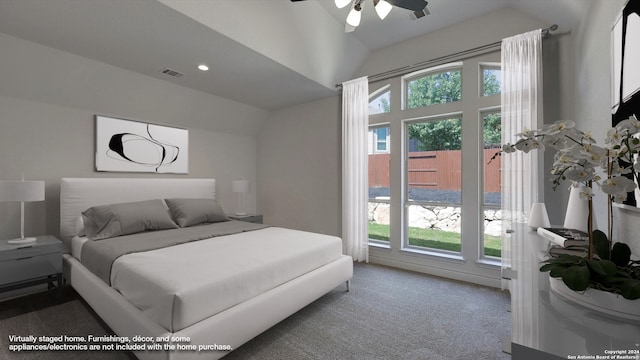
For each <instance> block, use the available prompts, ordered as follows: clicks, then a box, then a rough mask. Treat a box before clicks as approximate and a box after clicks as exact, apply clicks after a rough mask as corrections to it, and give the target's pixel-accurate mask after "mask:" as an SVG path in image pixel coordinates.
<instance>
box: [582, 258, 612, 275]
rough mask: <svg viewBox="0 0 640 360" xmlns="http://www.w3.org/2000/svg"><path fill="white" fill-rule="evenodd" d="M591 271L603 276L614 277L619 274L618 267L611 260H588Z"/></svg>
mask: <svg viewBox="0 0 640 360" xmlns="http://www.w3.org/2000/svg"><path fill="white" fill-rule="evenodd" d="M586 263H587V266H588V267H589V269H591V270H593V271H594V272H596V273H598V274H600V275H602V276H613V275H615V274H616V273H617V272H618V267H617V266H616V264H615V263H614V262H613V261H609V260H586Z"/></svg>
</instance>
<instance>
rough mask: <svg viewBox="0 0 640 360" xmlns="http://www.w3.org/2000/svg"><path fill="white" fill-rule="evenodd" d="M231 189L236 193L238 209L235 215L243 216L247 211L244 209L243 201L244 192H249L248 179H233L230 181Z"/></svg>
mask: <svg viewBox="0 0 640 360" xmlns="http://www.w3.org/2000/svg"><path fill="white" fill-rule="evenodd" d="M231 191H233V192H234V193H238V211H237V212H236V215H239V216H245V215H247V212H246V211H245V209H244V203H245V196H246V195H245V194H246V193H248V192H249V181H248V180H245V179H242V180H234V181H232V182H231Z"/></svg>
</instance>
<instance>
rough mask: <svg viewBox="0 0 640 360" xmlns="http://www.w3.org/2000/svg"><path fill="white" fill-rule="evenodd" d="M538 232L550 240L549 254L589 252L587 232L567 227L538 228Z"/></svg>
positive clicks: (581, 253) (580, 254)
mask: <svg viewBox="0 0 640 360" xmlns="http://www.w3.org/2000/svg"><path fill="white" fill-rule="evenodd" d="M538 234H539V235H540V236H542V237H544V238H545V239H547V240H549V241H550V242H551V247H550V248H549V255H551V256H554V255H555V256H557V255H560V254H568V255H577V256H586V255H587V254H588V252H589V234H587V233H586V232H584V231H580V230H576V229H567V228H549V227H547V228H543V227H539V228H538Z"/></svg>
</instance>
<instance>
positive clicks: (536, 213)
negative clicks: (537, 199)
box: [528, 203, 551, 230]
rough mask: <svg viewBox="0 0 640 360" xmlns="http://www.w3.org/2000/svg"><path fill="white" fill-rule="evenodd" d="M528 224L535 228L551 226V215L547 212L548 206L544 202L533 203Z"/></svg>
mask: <svg viewBox="0 0 640 360" xmlns="http://www.w3.org/2000/svg"><path fill="white" fill-rule="evenodd" d="M528 225H529V227H531V228H532V229H534V230H535V229H537V228H539V227H549V226H551V223H550V222H549V215H548V214H547V207H546V206H545V205H544V203H533V204H532V205H531V212H530V214H529V222H528Z"/></svg>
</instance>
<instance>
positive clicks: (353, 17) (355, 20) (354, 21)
mask: <svg viewBox="0 0 640 360" xmlns="http://www.w3.org/2000/svg"><path fill="white" fill-rule="evenodd" d="M361 18H362V13H361V12H360V11H358V10H356V9H351V11H349V15H347V24H349V25H351V26H358V25H360V19H361Z"/></svg>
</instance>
